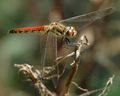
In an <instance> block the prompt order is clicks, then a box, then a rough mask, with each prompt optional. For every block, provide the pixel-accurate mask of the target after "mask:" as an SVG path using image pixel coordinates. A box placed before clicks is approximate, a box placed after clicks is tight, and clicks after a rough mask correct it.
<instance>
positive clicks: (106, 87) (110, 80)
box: [98, 75, 115, 96]
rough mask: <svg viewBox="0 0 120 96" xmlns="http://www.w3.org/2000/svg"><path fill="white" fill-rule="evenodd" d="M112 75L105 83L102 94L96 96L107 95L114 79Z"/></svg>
mask: <svg viewBox="0 0 120 96" xmlns="http://www.w3.org/2000/svg"><path fill="white" fill-rule="evenodd" d="M114 77H115V76H114V75H113V76H112V77H110V78H109V79H108V81H107V83H106V86H105V87H104V89H103V90H102V92H101V93H100V94H99V95H98V96H104V95H107V93H108V91H109V90H110V88H111V86H112V83H113V79H114Z"/></svg>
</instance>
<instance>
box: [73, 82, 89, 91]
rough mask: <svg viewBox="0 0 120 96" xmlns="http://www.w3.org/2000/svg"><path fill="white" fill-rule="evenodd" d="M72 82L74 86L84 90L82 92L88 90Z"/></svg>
mask: <svg viewBox="0 0 120 96" xmlns="http://www.w3.org/2000/svg"><path fill="white" fill-rule="evenodd" d="M72 84H73V85H74V86H76V87H77V88H78V89H79V90H82V91H84V92H88V89H84V88H82V87H80V86H79V85H78V84H77V83H75V82H72Z"/></svg>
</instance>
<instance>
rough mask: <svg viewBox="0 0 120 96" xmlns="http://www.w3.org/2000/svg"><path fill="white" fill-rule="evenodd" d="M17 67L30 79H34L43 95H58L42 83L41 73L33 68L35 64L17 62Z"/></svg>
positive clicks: (35, 84) (33, 81)
mask: <svg viewBox="0 0 120 96" xmlns="http://www.w3.org/2000/svg"><path fill="white" fill-rule="evenodd" d="M15 67H17V68H18V69H19V72H21V73H23V74H24V75H25V76H26V77H28V79H30V80H31V81H32V83H33V84H34V86H35V87H36V88H37V89H38V91H39V93H40V94H41V96H56V95H55V94H54V93H52V92H51V91H49V90H48V89H47V87H46V86H45V85H44V84H43V83H42V81H41V80H40V78H39V76H40V75H41V73H40V72H39V71H38V70H33V66H31V65H29V64H22V65H21V64H15Z"/></svg>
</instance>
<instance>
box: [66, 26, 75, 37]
mask: <svg viewBox="0 0 120 96" xmlns="http://www.w3.org/2000/svg"><path fill="white" fill-rule="evenodd" d="M76 34H77V31H76V30H75V28H74V27H67V28H66V35H67V37H68V38H73V37H75V36H76Z"/></svg>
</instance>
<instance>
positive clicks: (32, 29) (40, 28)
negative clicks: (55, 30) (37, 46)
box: [9, 26, 48, 33]
mask: <svg viewBox="0 0 120 96" xmlns="http://www.w3.org/2000/svg"><path fill="white" fill-rule="evenodd" d="M47 28H48V26H37V27H25V28H16V29H12V30H10V31H9V33H29V32H38V33H39V32H44V31H46V30H47Z"/></svg>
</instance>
